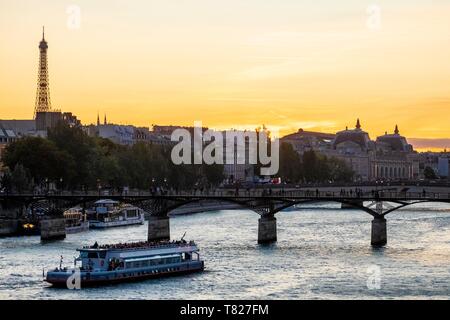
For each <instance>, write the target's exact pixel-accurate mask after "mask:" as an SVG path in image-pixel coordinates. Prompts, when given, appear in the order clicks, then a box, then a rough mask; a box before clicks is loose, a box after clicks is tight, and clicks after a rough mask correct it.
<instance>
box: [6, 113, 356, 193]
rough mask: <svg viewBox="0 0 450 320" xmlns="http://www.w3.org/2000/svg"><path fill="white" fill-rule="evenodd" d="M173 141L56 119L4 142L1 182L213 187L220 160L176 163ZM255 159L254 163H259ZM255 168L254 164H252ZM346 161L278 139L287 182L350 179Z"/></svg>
mask: <svg viewBox="0 0 450 320" xmlns="http://www.w3.org/2000/svg"><path fill="white" fill-rule="evenodd" d="M171 149H172V148H171V146H167V145H158V144H148V143H144V142H138V143H136V144H134V145H132V146H124V145H120V144H116V143H114V142H112V141H111V140H109V139H104V138H100V137H90V136H88V135H87V134H86V133H85V132H84V131H83V130H82V129H81V128H78V127H69V126H67V125H66V124H64V123H62V122H61V123H59V124H58V125H56V126H55V127H54V128H52V129H49V130H48V135H47V138H41V137H24V138H21V139H19V140H17V141H15V142H13V143H11V144H9V145H8V146H7V147H6V148H5V152H4V154H3V157H2V161H3V163H4V165H5V169H4V170H3V173H2V175H1V178H0V179H1V180H0V184H1V186H2V188H4V189H8V190H14V191H19V192H21V191H25V190H28V191H29V190H33V189H35V188H40V189H41V190H45V189H46V188H47V189H48V186H49V184H52V185H54V186H55V187H56V188H57V189H59V190H63V189H65V190H96V189H97V188H113V189H117V190H121V188H123V187H124V186H127V187H129V188H136V189H140V190H149V189H152V188H156V187H163V188H173V189H175V190H187V189H192V188H198V189H200V188H211V187H215V186H218V185H219V184H220V183H222V182H223V180H224V173H223V172H224V170H223V165H218V164H217V165H206V164H203V165H183V164H182V165H175V164H173V162H172V161H171ZM257 166H258V165H255V167H257ZM255 172H257V170H255ZM353 175H354V173H353V171H352V170H351V169H350V168H349V167H348V166H347V165H346V163H345V162H344V161H341V160H338V159H336V158H327V157H325V156H322V155H320V154H317V153H315V152H314V151H308V152H305V153H304V154H303V155H299V154H298V153H297V152H296V151H295V150H294V149H293V148H292V145H290V144H288V143H281V145H280V170H279V174H278V176H279V177H281V178H282V181H284V182H288V183H305V182H306V183H309V182H326V181H333V182H336V181H339V182H341V181H351V180H352V178H353Z"/></svg>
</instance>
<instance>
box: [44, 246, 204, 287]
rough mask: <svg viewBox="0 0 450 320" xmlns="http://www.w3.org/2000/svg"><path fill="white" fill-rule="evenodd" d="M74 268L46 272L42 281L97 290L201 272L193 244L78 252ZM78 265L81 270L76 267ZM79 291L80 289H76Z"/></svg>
mask: <svg viewBox="0 0 450 320" xmlns="http://www.w3.org/2000/svg"><path fill="white" fill-rule="evenodd" d="M77 251H79V252H80V255H79V257H78V258H76V259H75V261H74V264H75V266H74V268H70V269H69V268H63V267H62V264H63V261H62V259H63V257H61V262H60V266H59V268H56V269H54V270H52V271H48V272H47V274H46V275H45V274H44V275H45V281H46V282H48V283H51V284H52V285H53V286H56V287H67V288H76V285H77V283H78V285H79V286H80V287H83V286H96V285H107V284H112V283H117V282H129V281H136V280H143V279H149V278H156V277H163V276H172V275H180V274H187V273H193V272H198V271H202V270H203V269H204V262H203V260H201V259H200V255H199V253H198V252H199V249H198V247H197V245H196V244H195V242H194V241H190V242H187V241H185V240H183V239H182V240H181V241H172V242H169V241H165V242H137V243H125V244H114V245H98V244H97V243H95V244H94V245H93V246H90V247H84V248H82V249H77ZM77 262H81V266H80V267H77ZM78 289H79V288H78Z"/></svg>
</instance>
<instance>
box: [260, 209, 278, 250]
mask: <svg viewBox="0 0 450 320" xmlns="http://www.w3.org/2000/svg"><path fill="white" fill-rule="evenodd" d="M276 241H277V219H276V218H275V216H274V215H273V214H264V215H261V217H260V218H259V220H258V243H260V244H268V243H272V242H276Z"/></svg>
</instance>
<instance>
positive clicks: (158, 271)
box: [45, 261, 204, 288]
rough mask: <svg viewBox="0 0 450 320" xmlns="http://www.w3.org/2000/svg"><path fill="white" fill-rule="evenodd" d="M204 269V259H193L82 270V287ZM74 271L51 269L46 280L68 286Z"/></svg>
mask: <svg viewBox="0 0 450 320" xmlns="http://www.w3.org/2000/svg"><path fill="white" fill-rule="evenodd" d="M203 270H204V263H203V261H191V262H189V263H183V264H177V265H165V266H158V267H152V268H140V269H130V270H118V271H101V272H87V271H81V272H80V278H81V279H80V280H81V287H92V286H102V285H110V284H115V283H123V282H134V281H141V280H146V279H153V278H161V277H170V276H178V275H183V274H189V273H194V272H200V271H203ZM72 275H73V274H72V273H69V272H62V271H49V272H47V276H46V279H45V281H46V282H48V283H50V284H52V285H53V286H54V287H64V288H67V280H68V279H69V278H70V277H71V276H72Z"/></svg>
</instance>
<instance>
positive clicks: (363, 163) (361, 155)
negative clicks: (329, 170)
mask: <svg viewBox="0 0 450 320" xmlns="http://www.w3.org/2000/svg"><path fill="white" fill-rule="evenodd" d="M373 149H374V142H373V141H371V140H370V137H369V134H368V133H367V132H366V131H364V130H362V127H361V122H360V121H359V119H358V120H357V121H356V125H355V128H354V129H350V130H349V129H348V127H347V128H345V130H342V131H339V132H338V133H336V137H335V139H334V140H333V142H332V152H331V154H330V155H331V156H334V157H337V158H340V159H342V160H344V161H345V162H347V164H348V165H349V166H350V167H351V168H352V169H353V171H354V172H355V177H356V179H357V180H361V181H366V180H369V179H370V153H371V151H372V150H373Z"/></svg>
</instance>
